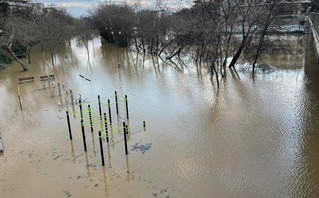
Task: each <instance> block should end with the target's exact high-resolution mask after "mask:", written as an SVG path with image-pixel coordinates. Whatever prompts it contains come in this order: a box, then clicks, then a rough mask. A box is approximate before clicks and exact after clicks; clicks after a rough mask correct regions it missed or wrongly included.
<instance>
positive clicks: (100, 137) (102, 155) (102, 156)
mask: <svg viewBox="0 0 319 198" xmlns="http://www.w3.org/2000/svg"><path fill="white" fill-rule="evenodd" d="M99 139H100V150H101V158H102V166H104V154H103V144H102V136H101V131H99Z"/></svg>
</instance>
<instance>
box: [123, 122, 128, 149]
mask: <svg viewBox="0 0 319 198" xmlns="http://www.w3.org/2000/svg"><path fill="white" fill-rule="evenodd" d="M123 135H124V145H125V154H126V155H127V154H128V152H127V142H126V129H125V122H123Z"/></svg>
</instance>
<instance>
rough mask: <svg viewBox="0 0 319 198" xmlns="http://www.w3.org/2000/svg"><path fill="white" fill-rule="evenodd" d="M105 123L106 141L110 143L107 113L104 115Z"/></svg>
mask: <svg viewBox="0 0 319 198" xmlns="http://www.w3.org/2000/svg"><path fill="white" fill-rule="evenodd" d="M104 123H105V135H106V141H107V142H109V133H108V130H107V119H106V113H104Z"/></svg>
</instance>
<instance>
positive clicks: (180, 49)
mask: <svg viewBox="0 0 319 198" xmlns="http://www.w3.org/2000/svg"><path fill="white" fill-rule="evenodd" d="M183 47H184V46H182V47H180V48H179V49H178V50H177V51H176V52H175V53H174V54H172V55H171V56H169V57H166V59H172V58H173V57H174V56H176V55H177V54H180V53H181V51H182V49H183Z"/></svg>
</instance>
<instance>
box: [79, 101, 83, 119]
mask: <svg viewBox="0 0 319 198" xmlns="http://www.w3.org/2000/svg"><path fill="white" fill-rule="evenodd" d="M79 104H80V114H81V119H83V113H82V101H81V99H80V100H79Z"/></svg>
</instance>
